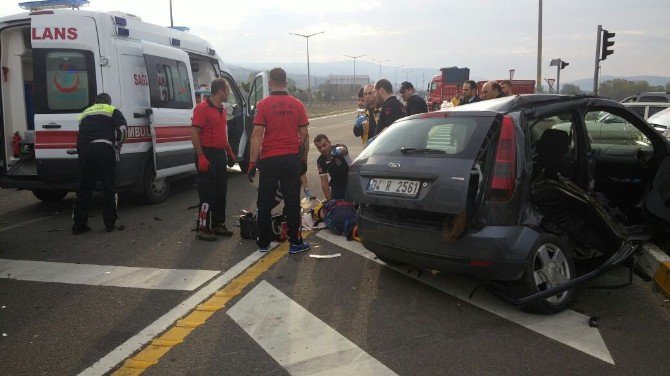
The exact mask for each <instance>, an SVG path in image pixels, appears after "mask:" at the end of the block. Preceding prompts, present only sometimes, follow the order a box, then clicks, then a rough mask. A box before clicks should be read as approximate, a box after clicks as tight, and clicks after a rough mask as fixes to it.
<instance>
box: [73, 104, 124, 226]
mask: <svg viewBox="0 0 670 376" xmlns="http://www.w3.org/2000/svg"><path fill="white" fill-rule="evenodd" d="M126 125H127V123H126V119H125V118H124V117H123V114H122V113H121V111H119V110H118V109H116V107H114V106H112V98H111V97H110V96H109V94H107V93H100V94H98V96H97V97H96V98H95V104H94V105H92V106H91V107H89V108H87V109H85V110H84V112H82V113H81V115H79V134H78V136H77V155H78V158H79V167H80V169H81V178H80V179H79V190H78V191H77V199H76V201H75V202H74V210H73V212H72V220H73V222H74V223H73V224H72V233H73V234H74V235H77V234H81V233H84V232H88V231H91V228H90V227H89V226H88V206H89V204H90V203H91V197H92V196H93V190H94V189H95V183H96V182H97V181H98V180H100V182H101V183H102V189H103V193H104V204H103V207H102V219H103V221H104V223H105V229H106V230H107V231H113V230H114V226H115V224H116V219H117V218H118V216H117V213H116V206H117V202H118V197H117V195H116V183H115V179H116V162H117V160H116V158H117V154H116V153H117V150H119V149H120V145H121V144H122V143H123V141H125V139H126V137H127V135H128V130H127V127H126Z"/></svg>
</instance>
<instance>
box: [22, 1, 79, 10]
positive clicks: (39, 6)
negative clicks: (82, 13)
mask: <svg viewBox="0 0 670 376" xmlns="http://www.w3.org/2000/svg"><path fill="white" fill-rule="evenodd" d="M88 4H90V2H89V1H88V0H43V1H26V2H24V3H19V6H20V7H21V9H24V10H29V11H31V12H32V11H37V10H44V9H61V8H71V9H79V7H82V6H84V5H88Z"/></svg>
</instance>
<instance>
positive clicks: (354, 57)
mask: <svg viewBox="0 0 670 376" xmlns="http://www.w3.org/2000/svg"><path fill="white" fill-rule="evenodd" d="M344 56H346V57H349V58H352V59H354V94H355V90H356V86H357V85H356V59H358V58H359V57H363V56H365V55H356V56H351V55H344Z"/></svg>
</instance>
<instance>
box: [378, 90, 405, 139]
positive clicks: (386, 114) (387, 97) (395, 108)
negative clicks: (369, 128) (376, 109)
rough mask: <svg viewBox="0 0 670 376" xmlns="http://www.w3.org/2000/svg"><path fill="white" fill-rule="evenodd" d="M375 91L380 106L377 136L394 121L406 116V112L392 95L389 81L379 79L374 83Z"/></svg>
mask: <svg viewBox="0 0 670 376" xmlns="http://www.w3.org/2000/svg"><path fill="white" fill-rule="evenodd" d="M375 90H376V91H377V98H378V99H379V102H380V103H381V104H382V109H381V114H380V115H379V122H377V132H376V134H377V135H378V134H380V133H382V131H383V130H384V129H386V128H387V127H388V126H389V125H391V124H393V122H394V121H396V120H398V119H401V118H404V117H405V116H407V112H406V111H405V106H403V105H402V103H400V101H399V100H398V98H396V97H395V95H393V85H391V81H389V80H387V79H385V78H382V79H380V80H379V81H377V82H376V83H375Z"/></svg>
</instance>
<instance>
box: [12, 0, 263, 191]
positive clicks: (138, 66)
mask: <svg viewBox="0 0 670 376" xmlns="http://www.w3.org/2000/svg"><path fill="white" fill-rule="evenodd" d="M83 3H87V1H82V0H50V1H31V2H29V3H23V4H21V5H22V6H25V7H27V8H28V9H29V11H28V12H26V13H21V14H17V15H13V16H8V17H3V18H0V67H1V69H2V70H1V72H0V101H1V102H2V110H1V112H0V138H1V139H2V143H1V145H0V186H1V187H4V188H19V189H29V190H31V191H32V192H33V193H34V194H35V196H36V197H37V198H38V199H40V200H43V201H58V200H61V199H62V198H63V197H64V196H65V195H66V194H67V192H72V191H76V189H77V187H78V180H79V166H78V160H77V150H76V139H77V130H78V122H77V117H78V115H79V113H80V112H81V111H82V110H83V109H85V108H86V107H88V106H89V105H91V104H92V103H93V100H94V98H95V96H96V95H97V94H98V93H102V92H106V93H108V94H109V95H111V97H112V104H113V105H114V106H116V107H117V108H118V109H119V110H121V112H123V114H124V116H125V117H126V120H127V121H128V125H129V137H128V140H127V141H126V143H125V144H124V145H123V147H122V149H121V153H120V158H119V163H118V165H117V186H118V187H119V188H120V189H124V188H125V189H129V190H131V191H132V192H136V193H142V194H143V196H144V197H145V199H146V200H147V201H148V202H151V203H155V202H160V201H162V200H164V199H165V197H166V196H167V195H168V193H169V190H170V181H171V180H172V179H175V178H177V177H180V176H183V175H185V174H192V173H194V172H195V163H194V161H195V155H194V152H193V147H192V145H191V117H192V111H193V108H194V106H195V105H196V104H197V103H196V102H197V99H196V96H197V94H198V92H199V90H198V89H201V88H203V87H206V85H208V84H209V83H210V82H211V80H212V79H213V78H215V77H222V78H224V79H225V80H227V81H228V83H229V85H230V87H231V89H232V93H231V95H230V97H229V98H228V103H225V104H224V105H225V106H226V108H227V110H228V139H229V141H230V144H231V146H232V148H233V150H234V151H235V152H236V154H237V155H238V158H239V160H240V167H241V169H242V171H246V166H247V164H248V154H249V146H248V140H249V137H250V136H251V130H252V128H253V125H252V122H251V120H252V119H251V116H252V111H253V107H254V106H255V104H256V102H258V101H259V100H260V99H262V98H263V97H265V96H267V95H268V86H267V75H266V74H265V73H263V74H260V75H258V76H257V77H256V78H255V79H254V81H253V83H252V84H251V90H250V93H251V94H250V95H249V96H248V97H247V98H243V97H242V93H241V91H240V89H239V88H238V86H237V84H236V83H235V80H234V79H233V77H232V76H231V74H230V71H229V70H228V67H227V66H226V65H225V64H224V63H223V61H222V60H221V59H220V57H219V55H218V54H217V53H216V51H215V50H214V49H213V48H212V46H211V45H210V44H209V43H207V41H205V40H204V39H202V38H199V37H197V36H194V35H192V34H189V33H188V32H187V30H184V29H183V28H166V27H162V26H157V25H153V24H149V23H146V22H142V20H141V19H140V18H139V17H137V16H134V15H131V14H126V13H119V12H109V13H101V12H92V11H85V10H75V9H74V7H77V6H78V5H81V4H83ZM63 6H65V7H71V8H73V9H59V8H61V7H63Z"/></svg>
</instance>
